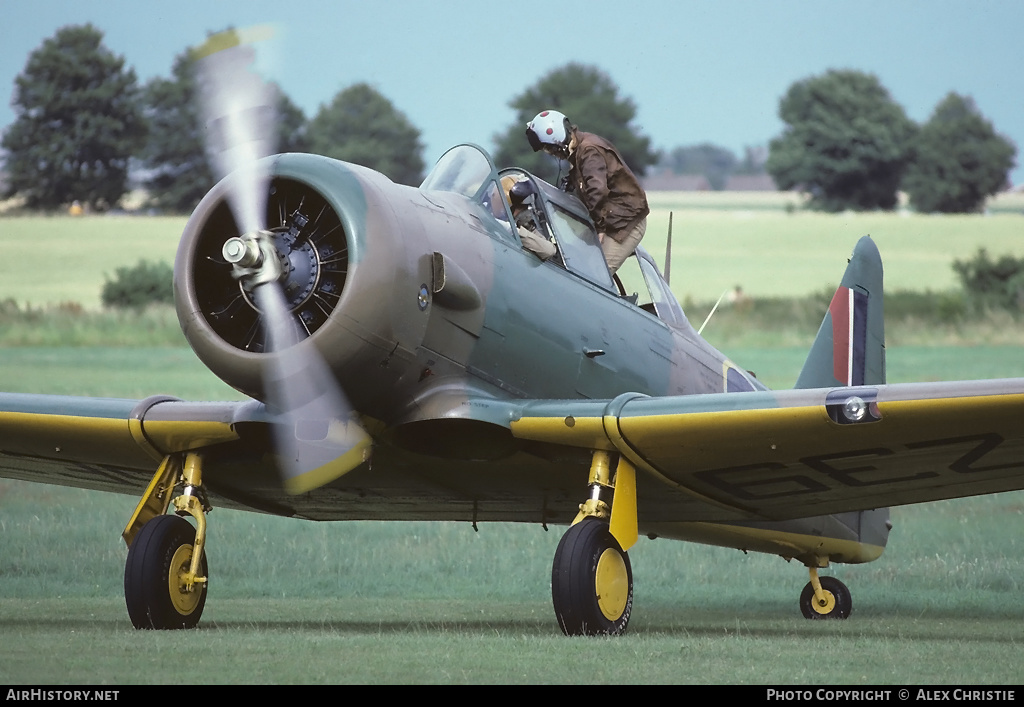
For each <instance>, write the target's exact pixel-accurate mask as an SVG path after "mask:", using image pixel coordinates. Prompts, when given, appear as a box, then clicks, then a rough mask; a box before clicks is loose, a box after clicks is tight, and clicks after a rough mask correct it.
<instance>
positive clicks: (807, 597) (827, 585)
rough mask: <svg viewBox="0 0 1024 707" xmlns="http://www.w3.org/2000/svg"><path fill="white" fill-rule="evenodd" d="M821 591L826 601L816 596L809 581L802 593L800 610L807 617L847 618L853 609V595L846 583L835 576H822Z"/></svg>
mask: <svg viewBox="0 0 1024 707" xmlns="http://www.w3.org/2000/svg"><path fill="white" fill-rule="evenodd" d="M819 581H820V582H821V591H822V593H823V594H824V595H825V601H824V602H823V603H822V602H819V601H818V599H817V598H816V597H815V596H814V586H813V585H812V584H811V583H810V582H808V583H807V586H806V587H804V590H803V591H802V592H801V593H800V611H801V612H802V613H803V615H804V618H805V619H845V618H847V617H848V616H849V615H850V612H851V611H852V610H853V597H852V596H851V595H850V590H849V589H848V588H847V586H846V585H845V584H843V583H842V582H840V581H839V580H838V579H836V578H835V577H822V578H821V579H820V580H819Z"/></svg>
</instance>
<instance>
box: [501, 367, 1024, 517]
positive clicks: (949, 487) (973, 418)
mask: <svg viewBox="0 0 1024 707" xmlns="http://www.w3.org/2000/svg"><path fill="white" fill-rule="evenodd" d="M851 401H852V402H851ZM857 401H860V402H859V403H858V402H857ZM848 402H850V405H849V406H847V403H848ZM844 408H845V409H847V410H848V412H847V413H846V414H848V415H850V416H851V417H853V418H854V419H858V418H857V414H858V411H859V414H861V415H862V417H860V418H859V421H855V422H850V421H848V419H847V417H846V415H844ZM511 428H512V431H513V434H514V435H515V436H516V437H517V438H520V439H523V440H531V441H534V442H541V443H548V444H554V445H562V446H570V447H586V448H591V449H611V450H617V451H619V452H621V453H622V454H624V455H625V456H626V457H627V458H629V459H630V460H631V461H633V463H634V464H635V465H636V466H637V467H638V468H640V469H642V470H645V471H647V472H648V476H649V477H654V478H657V479H658V480H660V481H661V482H662V483H663V484H665V485H668V486H670V487H673V488H675V489H676V490H679V491H683V492H685V493H686V494H688V495H690V496H696V497H698V498H702V499H705V500H706V501H707V502H708V503H710V504H713V505H718V506H719V507H720V508H721V510H722V516H721V517H722V518H723V519H726V518H728V517H735V514H739V515H746V516H747V517H751V518H761V519H770V520H786V519H793V518H805V517H810V516H819V515H826V514H833V513H840V512H845V511H859V510H868V509H873V508H884V507H888V506H895V505H903V504H909V503H920V502H925V501H936V500H941V499H947V498H958V497H962V496H973V495H978V494H985V493H994V492H1000V491H1012V490H1017V489H1022V488H1024V379H1008V380H990V381H965V382H947V383H911V384H898V385H888V386H862V387H848V388H820V389H811V390H790V391H778V392H750V393H727V394H716V395H691V396H680V397H665V398H649V397H646V396H641V395H637V394H627V395H622V396H619V397H618V398H615V399H614V400H605V401H544V402H540V401H538V402H532V403H528V404H526V405H524V407H523V408H522V410H521V412H520V413H519V415H518V419H515V420H514V421H513V422H512V423H511ZM642 495H643V494H642V492H641V498H640V499H639V506H640V512H641V516H643V515H644V506H645V500H644V498H643V497H642ZM653 505H659V504H653ZM665 520H667V519H665Z"/></svg>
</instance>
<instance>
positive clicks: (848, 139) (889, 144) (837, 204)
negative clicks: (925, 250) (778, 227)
mask: <svg viewBox="0 0 1024 707" xmlns="http://www.w3.org/2000/svg"><path fill="white" fill-rule="evenodd" d="M779 117H780V118H781V119H782V120H783V122H784V123H786V128H785V129H784V130H783V133H782V135H781V136H779V137H777V138H775V139H774V140H772V141H771V144H770V145H769V156H768V161H767V163H766V165H765V167H766V169H767V170H768V172H769V174H771V176H772V177H773V178H774V179H775V183H776V184H778V186H779V188H780V189H794V188H798V189H800V190H801V191H805V192H808V193H809V194H810V195H811V206H812V207H813V208H818V209H822V210H825V211H841V210H843V209H856V210H866V209H892V208H893V207H894V206H895V205H896V201H897V189H898V187H899V184H900V180H901V179H902V177H903V172H904V170H905V169H906V166H907V163H908V161H909V159H910V156H911V148H912V142H913V137H914V133H915V131H916V126H915V125H914V123H913V122H912V121H911V120H910V119H909V118H908V117H907V115H906V113H905V112H904V110H903V108H902V107H901V106H900V105H899V104H897V103H896V102H895V101H893V100H892V98H891V97H890V96H889V92H888V91H887V90H886V89H885V88H884V87H883V86H882V85H881V83H879V81H878V78H877V77H875V76H874V75H870V74H864V73H861V72H858V71H836V70H832V71H828V72H826V73H825V74H824V75H822V76H817V77H812V78H809V79H804V80H803V81H798V82H796V83H794V84H793V85H792V86H790V87H789V90H788V91H787V92H786V95H785V96H783V97H782V100H781V101H780V102H779Z"/></svg>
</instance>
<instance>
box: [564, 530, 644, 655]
mask: <svg viewBox="0 0 1024 707" xmlns="http://www.w3.org/2000/svg"><path fill="white" fill-rule="evenodd" d="M551 599H552V602H553V604H554V607H555V616H556V617H557V618H558V625H559V626H560V627H561V628H562V632H563V633H564V634H565V635H566V636H596V635H612V636H616V635H619V634H621V633H624V632H625V631H626V626H627V625H628V624H629V615H630V612H631V611H632V609H633V570H632V568H631V567H630V564H629V556H628V555H627V554H626V553H625V552H623V551H622V547H621V546H620V545H619V543H618V541H617V540H616V539H615V537H614V536H613V535H612V534H611V532H610V531H609V530H608V524H607V523H606V522H605V521H603V520H599V519H597V518H584V519H583V520H581V521H580V522H579V523H577V524H576V525H574V526H572V527H571V528H569V530H567V531H566V532H565V535H563V536H562V539H561V541H560V542H559V543H558V549H557V550H555V561H554V564H553V565H552V568H551Z"/></svg>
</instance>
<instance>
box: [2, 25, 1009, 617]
mask: <svg viewBox="0 0 1024 707" xmlns="http://www.w3.org/2000/svg"><path fill="white" fill-rule="evenodd" d="M221 45H223V46H217V45H214V46H212V47H211V46H210V45H208V47H207V51H206V53H205V55H204V56H203V58H202V63H203V66H204V67H205V68H204V74H203V75H202V77H201V78H202V82H201V85H202V86H203V87H204V88H203V92H204V95H206V96H207V101H206V102H205V104H204V105H205V111H206V113H205V114H206V118H207V125H208V131H209V132H210V134H211V140H212V142H213V143H214V147H213V150H212V151H213V153H214V154H215V156H216V157H217V158H218V160H219V164H221V170H222V172H223V174H224V177H223V179H221V181H220V182H219V183H218V184H217V185H216V186H214V187H213V189H212V190H211V191H210V192H209V193H208V194H207V195H206V197H205V198H204V199H203V200H202V201H201V202H200V204H199V205H198V206H197V207H196V209H195V211H194V213H193V214H192V216H191V218H190V219H189V221H188V223H187V225H186V227H185V231H184V233H183V235H182V239H181V244H180V246H179V249H178V254H177V258H176V262H175V272H174V286H175V300H176V308H177V313H178V316H179V319H180V323H181V326H182V329H183V330H184V332H185V335H186V337H187V339H188V341H189V343H190V344H191V346H192V348H193V349H194V351H195V352H196V354H197V355H198V357H199V358H200V359H201V360H202V361H203V362H204V363H205V364H206V365H207V366H208V367H209V368H210V369H211V370H212V371H213V372H214V373H215V374H216V375H217V376H219V377H220V378H222V379H223V380H224V381H226V382H227V383H229V384H230V385H232V386H234V387H235V388H236V389H238V390H239V391H242V392H243V393H245V394H247V395H248V396H251V400H249V401H245V402H188V401H184V400H178V399H175V398H172V397H168V396H162V395H160V396H153V397H150V398H146V399H144V400H112V399H90V398H81V397H64V396H61V397H56V396H45V395H22V394H3V395H0V475H2V476H5V477H10V478H18V479H26V480H30V481H39V482H45V483H55V484H63V485H69V486H78V487H83V488H90V489H99V490H102V491H110V492H115V493H121V494H133V495H136V496H138V497H139V498H140V500H139V502H138V505H137V507H136V509H135V512H134V513H133V514H132V515H131V517H130V520H129V522H128V524H127V527H126V528H125V530H124V533H123V536H124V539H125V542H126V543H127V544H128V546H129V551H128V558H127V562H126V567H125V576H124V586H125V600H126V603H127V608H128V614H129V616H130V618H131V621H132V623H133V624H134V625H135V626H136V627H137V628H156V629H171V628H188V627H193V626H195V625H196V624H197V622H198V621H199V619H200V616H201V614H202V612H203V607H204V604H205V601H206V587H207V582H208V580H209V577H210V576H212V574H213V573H212V572H211V570H210V569H209V568H208V567H207V563H206V557H205V554H204V547H205V545H206V544H207V543H208V542H211V541H213V540H214V539H215V537H216V536H215V533H208V532H207V523H206V513H207V512H208V511H209V510H210V509H211V508H212V507H213V506H221V507H228V508H237V509H249V510H254V511H258V512H262V513H271V514H276V515H281V516H294V517H296V518H302V519H309V520H321V521H327V520H354V519H379V520H449V521H465V522H471V523H478V522H483V521H516V522H523V523H538V524H552V525H558V524H565V525H568V526H569V527H568V530H566V531H565V534H564V536H563V537H562V539H561V542H560V543H559V545H558V549H557V551H556V553H555V557H554V563H553V568H552V583H551V586H552V600H553V603H554V610H555V615H556V617H557V620H558V623H559V625H560V627H561V629H562V630H563V631H564V632H565V633H566V634H569V635H576V634H588V635H589V634H617V633H621V632H623V631H624V630H625V629H626V626H627V624H628V622H629V617H630V612H631V608H632V601H633V577H632V570H631V567H630V562H629V557H628V554H627V551H628V550H629V549H630V547H632V546H633V544H634V543H635V542H637V539H638V537H639V535H640V534H644V535H647V536H649V537H656V536H657V537H664V538H675V539H678V540H686V541H694V542H700V543H708V544H714V545H721V546H726V547H733V548H739V549H742V550H745V551H747V550H749V551H758V552H764V553H771V554H775V555H780V556H782V557H785V558H787V559H796V560H798V561H799V562H801V563H803V565H804V566H806V568H807V569H808V571H809V582H808V584H807V585H806V587H805V588H804V590H803V594H802V595H801V597H800V607H801V610H802V612H803V614H804V615H805V616H807V617H808V618H812V619H814V618H846V617H847V616H849V614H850V610H851V597H850V592H849V590H848V589H847V588H846V587H845V586H844V585H843V584H842V583H841V582H839V581H837V580H836V579H834V578H831V577H828V576H819V575H818V571H819V570H820V569H822V568H825V567H827V566H829V564H830V563H833V562H839V563H862V562H869V561H871V560H874V559H876V558H878V557H879V556H880V555H881V553H882V551H883V549H884V547H885V544H886V540H887V536H888V532H889V528H890V523H889V515H888V510H887V507H889V506H892V505H899V504H908V503H918V502H923V501H933V500H938V499H945V498H954V497H960V496H968V495H975V494H982V493H991V492H998V491H1009V490H1014V489H1020V488H1024V425H1022V422H1021V421H1022V414H1021V413H1022V412H1024V380H1021V379H1015V380H999V381H972V382H948V383H920V384H901V385H886V381H885V344H884V333H883V323H882V266H881V260H880V257H879V253H878V251H877V249H876V247H875V244H874V243H873V242H872V241H871V240H870V239H869V238H867V237H865V238H864V239H862V240H861V241H860V242H859V243H857V245H856V247H855V249H854V251H853V255H852V258H851V259H850V261H849V264H848V266H847V268H846V271H845V274H844V275H843V278H842V282H841V284H840V286H839V288H838V290H837V291H836V294H835V297H834V298H833V299H832V302H831V305H830V306H829V308H828V311H827V313H825V316H824V321H823V323H822V326H821V329H820V331H819V333H818V335H817V338H816V340H815V342H814V344H813V346H812V348H811V351H810V354H809V356H808V358H807V361H806V364H805V365H804V367H803V370H802V372H801V373H800V376H799V378H798V380H797V382H796V386H795V388H794V389H793V390H787V391H779V392H772V391H769V390H767V389H766V388H765V387H764V386H763V385H761V384H760V383H759V382H758V380H757V379H756V378H754V377H753V376H752V375H751V374H750V373H748V372H746V371H744V370H743V369H742V368H739V367H738V366H736V365H735V364H734V363H733V362H732V361H731V360H730V359H729V358H728V357H726V356H725V355H723V354H722V353H720V352H718V351H717V350H715V349H714V348H713V347H712V346H710V345H709V344H708V343H706V342H705V341H704V340H703V339H702V338H701V337H700V336H699V335H698V334H697V332H696V331H694V329H693V328H692V327H691V325H690V324H689V323H688V321H687V319H686V317H685V316H684V313H683V311H682V309H681V308H680V306H679V304H678V302H677V301H676V299H675V298H674V296H673V295H672V293H671V291H670V290H669V288H668V286H667V284H666V282H665V281H664V279H663V278H662V277H661V275H660V273H659V270H658V267H657V266H656V264H655V262H654V261H653V260H652V259H651V257H650V255H649V254H647V253H646V252H645V251H644V250H643V249H642V248H641V249H638V250H637V252H636V253H635V255H634V256H632V257H631V258H630V259H629V262H628V263H627V265H625V266H624V267H623V268H622V269H621V270H620V271H619V273H618V274H617V275H616V277H612V276H610V275H609V273H608V270H607V268H606V266H605V262H604V259H603V256H602V254H601V250H600V248H599V246H598V245H597V241H596V234H595V232H594V228H593V224H592V223H591V221H590V219H589V217H588V215H587V211H586V209H585V208H584V207H583V206H582V204H581V203H580V202H579V201H578V200H577V199H576V198H575V197H574V196H572V195H570V194H566V193H564V192H562V191H559V190H558V189H556V188H554V187H552V186H551V185H550V184H547V183H546V182H544V181H542V180H540V179H538V178H537V177H535V176H534V175H532V174H529V173H527V172H525V171H523V170H519V169H515V168H508V169H502V170H498V169H496V168H495V165H494V164H493V163H492V161H491V159H490V158H489V157H488V155H487V154H486V153H485V152H484V151H483V150H482V149H480V148H478V147H474V146H472V145H460V146H458V147H455V148H453V149H451V150H449V151H448V152H446V153H445V154H444V155H443V156H442V157H441V159H440V160H439V161H438V163H437V165H436V166H435V167H434V169H433V171H432V172H431V173H430V174H429V175H428V176H427V178H426V180H425V181H424V182H423V184H422V185H421V186H420V187H419V188H412V187H406V186H401V185H396V184H394V183H392V182H391V181H390V180H389V179H387V178H386V177H384V176H382V175H381V174H378V173H377V172H374V171H371V170H369V169H366V168H363V167H359V166H356V165H352V164H346V163H343V162H339V161H336V160H332V159H327V158H324V157H319V156H315V155H309V154H281V155H268V156H265V157H261V156H260V155H261V154H263V153H264V152H266V151H267V150H266V149H264V148H265V146H264V145H263V144H262V142H261V141H262V137H261V135H265V133H261V132H259V131H260V130H261V129H265V127H266V126H265V124H266V123H268V122H272V121H271V120H269V119H268V114H267V111H266V110H265V109H266V108H267V106H268V105H269V102H268V99H267V98H266V96H265V95H263V92H262V90H261V88H260V86H259V85H258V82H254V81H253V80H252V78H251V76H250V75H249V74H248V73H247V72H246V70H245V69H244V66H245V64H246V61H245V58H246V54H245V48H246V45H245V44H244V43H239V42H237V41H235V42H232V41H227V42H224V41H222V42H221ZM239 66H242V67H243V69H239V68H238V67H239ZM239 136H241V137H239ZM503 178H512V179H511V181H513V182H515V181H522V180H526V181H528V182H529V183H530V184H531V185H532V187H533V189H532V190H531V191H532V192H533V194H532V195H531V196H530V198H529V201H528V202H527V203H525V207H526V208H529V209H531V210H532V215H533V219H534V225H535V227H536V228H537V229H539V231H540V233H541V234H542V235H543V236H544V237H547V238H548V239H550V240H551V241H553V242H554V243H555V244H556V246H557V252H556V254H555V256H553V257H551V258H548V259H546V260H541V259H540V258H539V257H538V256H536V255H535V254H534V253H532V252H529V251H528V250H526V249H524V248H523V247H522V245H521V242H520V238H519V235H518V232H517V230H516V227H515V220H514V216H513V212H512V209H511V204H510V203H509V201H508V200H507V197H506V193H507V192H506V188H505V187H504V186H503V182H502V180H503ZM505 183H506V184H507V183H509V180H507V179H506V181H505ZM520 206H524V204H520ZM172 505H173V507H174V510H175V513H173V514H168V513H167V511H168V510H169V508H170V507H171V506H172ZM126 515H127V513H126ZM188 517H191V518H192V519H193V521H194V522H192V523H190V522H189V521H188V520H186V518H188Z"/></svg>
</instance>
